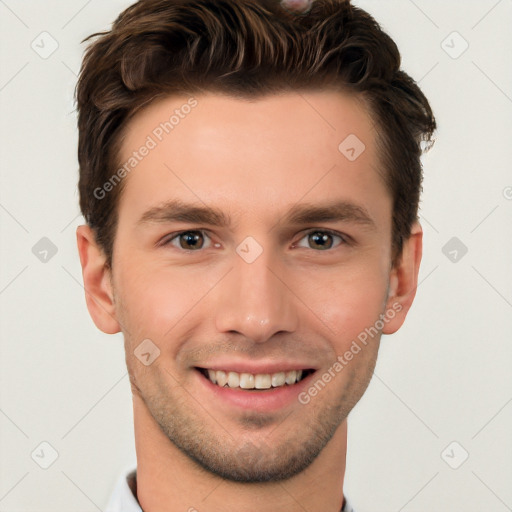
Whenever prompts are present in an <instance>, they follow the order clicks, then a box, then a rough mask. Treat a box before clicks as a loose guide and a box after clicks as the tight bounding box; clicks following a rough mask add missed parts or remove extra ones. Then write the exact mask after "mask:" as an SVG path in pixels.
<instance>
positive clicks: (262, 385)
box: [208, 370, 302, 389]
mask: <svg viewBox="0 0 512 512" xmlns="http://www.w3.org/2000/svg"><path fill="white" fill-rule="evenodd" d="M208 378H209V379H210V380H211V381H212V382H213V383H214V384H217V385H218V386H222V387H224V386H227V387H230V388H242V389H270V388H271V387H272V388H277V387H280V386H284V385H285V384H295V383H296V382H298V381H299V380H300V379H301V378H302V370H291V371H289V372H278V373H272V374H269V373H257V374H252V373H237V372H225V371H223V370H208Z"/></svg>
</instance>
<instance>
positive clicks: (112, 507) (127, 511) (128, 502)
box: [105, 466, 355, 512]
mask: <svg viewBox="0 0 512 512" xmlns="http://www.w3.org/2000/svg"><path fill="white" fill-rule="evenodd" d="M136 471H137V467H136V466H130V467H128V468H126V469H125V470H124V471H123V473H122V474H121V476H120V477H119V479H118V480H117V483H116V486H115V488H114V492H113V493H112V495H111V496H110V500H109V502H108V505H107V508H106V509H105V512H142V509H141V508H140V505H139V503H138V501H137V499H136V498H135V496H134V491H135V475H136ZM341 512H355V511H354V509H353V508H352V505H350V503H349V501H348V499H347V497H346V496H345V506H344V507H343V510H342V511H341Z"/></svg>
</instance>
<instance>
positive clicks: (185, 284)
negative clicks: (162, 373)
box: [116, 258, 218, 351]
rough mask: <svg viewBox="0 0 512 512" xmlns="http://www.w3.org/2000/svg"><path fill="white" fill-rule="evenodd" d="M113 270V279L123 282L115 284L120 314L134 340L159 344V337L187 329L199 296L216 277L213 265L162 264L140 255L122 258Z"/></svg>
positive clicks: (212, 283) (199, 300)
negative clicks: (197, 268)
mask: <svg viewBox="0 0 512 512" xmlns="http://www.w3.org/2000/svg"><path fill="white" fill-rule="evenodd" d="M116 270H117V273H116V282H117V283H122V284H120V285H119V286H117V287H116V289H117V294H118V295H119V297H120V302H119V314H120V315H121V316H122V322H123V325H124V327H125V328H126V330H127V331H128V332H129V336H130V337H131V338H133V342H134V343H135V342H136V340H138V339H145V338H149V339H152V340H154V341H155V342H156V343H157V344H159V345H162V343H161V342H160V343H159V340H163V339H168V337H169V335H170V333H172V334H176V333H177V332H179V331H182V330H183V329H186V326H187V322H188V321H189V320H190V318H193V317H194V310H196V309H200V308H201V307H202V299H203V298H204V297H205V296H206V295H207V293H208V291H209V290H210V289H211V288H212V287H213V286H214V285H215V283H216V281H218V277H217V274H218V272H216V271H214V270H213V269H211V271H208V270H207V271H204V269H203V270H202V271H201V272H198V271H191V270H190V269H188V270H185V269H183V268H180V267H175V268H171V267H165V268H162V266H161V265H158V266H157V265H154V264H148V263H147V262H146V261H144V259H142V258H141V259H137V258H134V259H132V260H131V261H129V262H128V261H124V262H122V263H120V264H118V265H117V268H116ZM123 320H124V321H123ZM175 328H176V330H175ZM173 338H174V336H173ZM160 348H162V347H160ZM167 348H172V349H173V351H175V350H177V349H178V348H179V347H178V346H175V347H167Z"/></svg>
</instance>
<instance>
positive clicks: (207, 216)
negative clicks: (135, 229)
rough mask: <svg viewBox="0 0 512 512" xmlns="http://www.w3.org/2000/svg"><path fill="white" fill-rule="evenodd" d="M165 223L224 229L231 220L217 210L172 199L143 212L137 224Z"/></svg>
mask: <svg viewBox="0 0 512 512" xmlns="http://www.w3.org/2000/svg"><path fill="white" fill-rule="evenodd" d="M165 222H189V223H191V224H210V225H215V226H222V227H225V226H229V225H230V224H231V219H230V217H229V215H226V214H225V213H224V212H222V211H221V210H218V209H217V208H212V207H210V206H204V205H201V206H200V205H195V204H189V203H184V202H183V201H181V200H179V199H173V200H171V201H167V202H165V203H163V204H161V205H159V206H155V207H153V208H150V209H149V210H147V211H146V212H144V213H143V214H142V216H141V217H140V219H139V220H138V221H137V224H147V223H165Z"/></svg>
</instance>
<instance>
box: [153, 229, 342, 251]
mask: <svg viewBox="0 0 512 512" xmlns="http://www.w3.org/2000/svg"><path fill="white" fill-rule="evenodd" d="M186 233H201V234H202V235H203V236H204V237H208V238H210V240H211V237H210V236H209V235H208V233H207V230H204V229H186V230H184V231H177V232H175V233H170V234H169V235H167V236H166V237H165V238H164V239H163V240H162V242H160V243H159V244H158V245H159V246H164V247H166V246H169V245H172V242H173V241H174V240H178V239H179V237H180V236H181V235H184V234H186ZM313 233H322V234H326V235H330V236H332V237H337V238H339V239H340V242H339V243H338V244H337V245H335V246H333V247H331V248H328V249H325V250H323V251H322V250H317V251H315V252H328V251H333V250H334V249H336V248H337V247H339V246H341V245H352V240H351V239H350V237H349V236H348V235H343V234H341V233H338V232H337V231H333V230H331V229H318V228H312V229H310V230H308V231H307V232H306V233H304V235H303V236H302V238H300V239H299V241H298V242H296V243H294V244H293V247H296V246H297V244H298V243H299V242H301V241H302V240H303V239H304V238H306V237H308V236H309V235H311V234H313ZM209 248H210V247H206V249H209ZM176 249H178V250H181V251H183V252H200V251H202V250H204V249H203V248H201V249H197V250H187V249H183V248H181V247H176ZM309 249H311V250H313V251H314V250H315V249H312V248H311V247H309Z"/></svg>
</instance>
